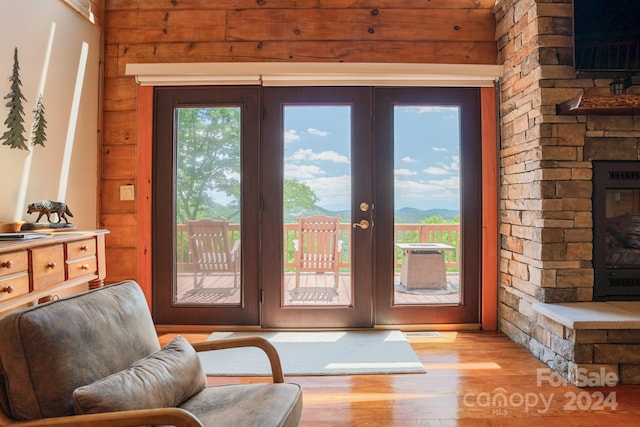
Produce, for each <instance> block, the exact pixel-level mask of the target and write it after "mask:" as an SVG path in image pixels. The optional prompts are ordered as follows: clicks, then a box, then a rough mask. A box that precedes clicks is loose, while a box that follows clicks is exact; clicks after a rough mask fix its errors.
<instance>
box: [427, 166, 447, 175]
mask: <svg viewBox="0 0 640 427" xmlns="http://www.w3.org/2000/svg"><path fill="white" fill-rule="evenodd" d="M422 172H424V173H428V174H429V175H447V174H448V173H449V172H448V171H447V170H446V169H445V168H437V167H434V166H431V167H428V168H426V169H423V170H422Z"/></svg>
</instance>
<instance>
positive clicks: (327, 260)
mask: <svg viewBox="0 0 640 427" xmlns="http://www.w3.org/2000/svg"><path fill="white" fill-rule="evenodd" d="M339 223H340V217H339V216H337V217H328V216H324V215H316V216H310V217H306V218H302V217H298V235H297V239H296V240H294V242H293V244H294V249H295V258H294V262H295V269H296V289H298V288H299V286H300V273H302V272H313V273H316V274H322V273H325V272H331V273H333V274H334V283H335V284H334V287H335V290H336V292H337V290H338V279H339V274H340V259H341V257H342V240H340V239H339V234H338V224H339Z"/></svg>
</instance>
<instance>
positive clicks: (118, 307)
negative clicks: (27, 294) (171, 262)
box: [0, 281, 160, 420]
mask: <svg viewBox="0 0 640 427" xmlns="http://www.w3.org/2000/svg"><path fill="white" fill-rule="evenodd" d="M0 343H1V344H0V375H2V376H3V378H2V379H1V380H0V386H1V385H2V384H4V393H0V394H3V397H2V398H0V404H2V406H3V409H4V410H5V412H6V413H7V414H8V415H9V417H11V418H12V419H14V420H33V419H39V418H46V417H59V416H63V415H73V414H74V409H73V398H72V394H73V391H74V390H75V389H76V388H78V387H80V386H83V385H86V384H91V383H92V382H94V381H97V380H98V379H100V378H104V377H106V376H108V375H111V374H113V373H114V372H118V371H120V370H122V369H125V368H127V367H129V366H131V365H132V364H133V363H135V362H136V361H138V360H140V359H143V358H145V357H147V356H148V355H150V354H151V353H154V352H156V351H158V350H160V344H159V342H158V335H157V334H156V330H155V327H154V325H153V320H152V319H151V313H149V307H148V305H147V300H146V298H145V296H144V293H143V292H142V290H141V289H140V286H138V284H137V283H135V282H133V281H126V282H121V283H118V284H113V285H109V286H105V287H103V288H99V289H96V290H93V291H88V292H85V293H83V294H79V295H74V296H72V297H69V298H62V299H60V300H57V301H53V302H49V303H46V304H41V305H37V306H35V307H31V308H28V309H26V310H22V311H17V312H14V313H10V314H7V315H6V316H5V317H2V318H1V319H0Z"/></svg>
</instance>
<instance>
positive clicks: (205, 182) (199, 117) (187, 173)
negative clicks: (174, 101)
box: [176, 107, 240, 222]
mask: <svg viewBox="0 0 640 427" xmlns="http://www.w3.org/2000/svg"><path fill="white" fill-rule="evenodd" d="M177 115H178V120H177V122H178V126H177V128H178V129H177V138H178V144H177V188H176V205H177V206H176V208H177V212H176V214H177V221H178V222H184V220H185V219H196V218H201V217H203V216H210V215H211V209H212V207H214V205H215V204H214V203H212V200H211V197H210V193H211V192H213V191H218V192H222V193H224V194H226V195H227V196H228V197H230V198H231V200H232V201H231V203H230V204H229V207H230V208H235V210H236V211H238V210H239V209H240V108H237V107H228V108H226V107H224V108H221V107H216V108H180V109H178V113H177Z"/></svg>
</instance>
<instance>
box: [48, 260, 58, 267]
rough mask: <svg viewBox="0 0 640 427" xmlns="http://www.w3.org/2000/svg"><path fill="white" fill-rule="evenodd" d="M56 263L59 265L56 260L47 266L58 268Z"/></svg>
mask: <svg viewBox="0 0 640 427" xmlns="http://www.w3.org/2000/svg"><path fill="white" fill-rule="evenodd" d="M56 265H57V264H56V262H55V261H52V262H50V263H49V264H47V268H56Z"/></svg>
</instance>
